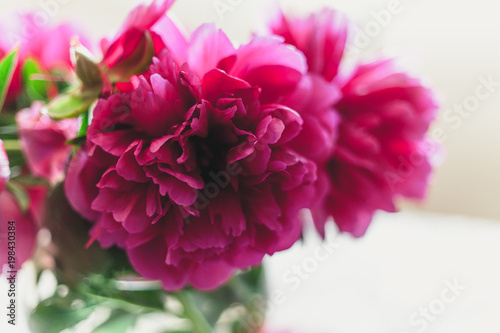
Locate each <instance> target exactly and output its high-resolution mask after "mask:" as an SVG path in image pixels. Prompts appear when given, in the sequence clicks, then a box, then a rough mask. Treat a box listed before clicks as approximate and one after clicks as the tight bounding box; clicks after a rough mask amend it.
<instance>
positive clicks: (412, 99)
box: [313, 61, 437, 237]
mask: <svg viewBox="0 0 500 333" xmlns="http://www.w3.org/2000/svg"><path fill="white" fill-rule="evenodd" d="M336 108H337V110H338V112H339V113H340V115H341V117H342V120H341V123H340V127H339V135H338V141H337V147H336V149H335V152H334V154H333V155H332V156H331V158H330V159H329V161H328V162H327V163H326V164H325V165H324V167H322V168H321V169H322V174H321V175H320V177H319V179H323V180H324V181H323V182H321V181H319V182H318V187H319V188H320V189H319V192H326V193H327V196H326V198H325V200H324V201H323V203H322V204H321V205H320V206H319V207H317V208H316V209H314V210H313V213H314V215H315V216H316V220H317V221H316V222H317V226H318V229H319V230H320V232H323V231H324V223H325V220H326V217H327V216H333V218H334V220H335V223H336V224H337V225H338V226H339V228H340V230H341V231H345V232H349V233H351V234H353V235H354V236H356V237H360V236H362V235H363V234H364V233H365V231H366V229H367V228H368V225H369V224H370V222H371V220H372V218H373V215H374V213H375V212H376V211H377V210H385V211H388V212H394V211H396V207H395V200H396V199H397V198H399V197H407V198H415V199H423V198H424V196H425V192H426V188H427V185H428V181H429V176H430V174H431V171H432V168H431V164H430V161H429V158H430V156H431V154H432V153H433V146H432V145H431V144H430V143H428V142H427V141H425V135H426V132H427V130H428V128H429V125H430V123H431V121H432V120H433V119H434V117H435V113H436V109H437V104H436V102H435V100H434V97H433V94H432V92H431V91H430V90H429V89H427V88H425V87H423V86H422V84H421V83H420V82H419V81H418V80H416V79H414V78H411V77H409V76H408V75H406V74H404V73H402V72H399V71H397V70H396V69H395V68H394V64H393V62H392V61H379V62H375V63H371V64H367V65H361V66H359V67H358V68H357V70H356V71H355V72H354V74H353V75H352V77H351V78H350V80H348V81H347V82H346V83H345V85H344V86H343V87H342V99H341V100H340V101H339V102H338V103H337V104H336ZM325 184H326V185H325Z"/></svg>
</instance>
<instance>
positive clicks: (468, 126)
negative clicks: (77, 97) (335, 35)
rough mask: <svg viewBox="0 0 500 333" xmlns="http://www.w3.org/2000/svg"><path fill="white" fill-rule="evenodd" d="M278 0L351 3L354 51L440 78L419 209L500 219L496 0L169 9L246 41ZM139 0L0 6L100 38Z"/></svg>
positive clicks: (48, 0) (293, 9) (219, 1)
mask: <svg viewBox="0 0 500 333" xmlns="http://www.w3.org/2000/svg"><path fill="white" fill-rule="evenodd" d="M276 2H278V3H279V4H280V5H281V6H282V8H283V9H284V10H285V11H286V12H287V13H292V14H295V15H306V14H307V13H310V12H311V11H313V10H317V9H320V8H321V7H323V6H330V7H333V8H337V9H339V10H342V11H344V12H346V13H347V14H348V16H349V17H350V18H351V19H352V21H353V22H354V23H355V24H356V25H357V27H356V28H355V29H354V31H353V35H352V36H351V37H352V38H351V47H352V50H353V52H351V53H352V54H353V55H354V57H359V58H361V59H373V58H374V57H377V56H380V55H384V56H400V57H401V58H402V60H403V63H404V65H405V66H406V68H408V69H409V70H411V71H413V72H415V73H416V74H418V75H419V76H420V77H421V78H423V79H424V81H425V82H427V83H428V84H429V85H431V86H432V87H434V88H435V89H436V90H437V91H438V93H439V96H440V100H441V104H442V109H441V113H440V120H439V121H438V122H437V123H436V124H435V126H434V130H433V132H434V133H435V134H436V138H439V140H436V141H440V143H441V144H442V145H443V146H444V148H445V149H444V152H445V154H446V155H445V157H446V159H445V160H444V162H443V163H442V164H441V165H440V167H439V169H438V170H437V173H436V175H435V178H434V181H433V186H432V188H431V190H430V196H429V199H428V200H427V201H426V202H425V203H424V204H423V205H422V207H421V208H423V209H426V210H431V211H435V212H442V213H457V214H465V215H469V216H480V217H486V218H495V219H500V204H497V202H498V199H499V198H500V177H498V176H497V172H498V171H497V170H500V154H499V153H498V152H497V149H496V145H495V143H497V142H500V131H499V130H498V127H499V126H498V124H500V112H499V110H498V106H500V66H499V65H498V59H500V42H499V41H498V38H497V34H496V33H497V32H498V31H500V20H498V13H499V11H500V4H498V3H496V2H494V1H490V0H474V1H473V0H464V1H460V2H457V1H453V0H438V1H431V0H357V1H349V0H308V1H300V0H282V1H274V0H180V1H177V2H176V4H175V5H174V7H173V9H172V11H171V13H172V15H173V16H175V17H177V18H178V20H179V22H182V24H183V25H184V26H185V27H186V30H187V31H192V30H194V29H195V28H196V27H197V26H198V25H200V24H202V23H204V22H216V23H217V24H218V25H219V26H220V27H221V28H222V29H224V31H225V32H226V33H227V34H228V35H229V36H230V37H231V38H232V40H233V41H234V42H235V43H243V42H245V41H246V40H247V39H248V38H249V37H250V35H251V31H252V29H254V30H255V28H256V27H257V26H258V25H260V24H262V22H263V19H265V18H266V17H268V16H269V5H270V4H272V3H276ZM137 3H139V0H17V1H11V2H6V1H5V2H3V3H2V13H8V12H9V11H12V10H19V9H26V10H40V11H41V12H42V13H45V14H46V15H47V16H48V17H50V20H51V21H53V22H60V21H63V20H70V21H73V22H78V23H81V25H82V26H83V24H84V23H85V29H87V30H88V31H89V32H90V35H91V37H94V39H97V38H98V36H99V37H100V36H103V35H105V34H110V33H112V32H113V31H114V30H115V29H117V27H119V26H120V24H121V22H122V21H123V19H124V17H125V16H126V15H127V13H128V11H129V10H130V9H131V8H132V7H133V6H134V5H135V4H137ZM387 13H390V15H387ZM363 32H364V34H363ZM363 35H364V36H363ZM484 81H486V82H491V81H493V82H497V84H496V86H495V85H494V84H493V85H492V87H489V86H488V87H486V88H491V90H492V91H491V93H490V94H489V96H488V97H487V98H479V97H482V95H481V96H476V93H477V90H478V87H481V86H484V85H485V84H484ZM481 89H482V88H481ZM481 91H482V90H481ZM460 110H462V111H460Z"/></svg>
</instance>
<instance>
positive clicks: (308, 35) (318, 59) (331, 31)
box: [269, 9, 347, 81]
mask: <svg viewBox="0 0 500 333" xmlns="http://www.w3.org/2000/svg"><path fill="white" fill-rule="evenodd" d="M269 29H270V33H272V34H275V35H278V36H282V37H283V38H285V42H286V43H288V44H290V45H293V46H295V47H297V49H299V50H300V51H302V52H303V53H304V55H305V56H306V58H307V64H308V65H309V72H310V73H314V74H317V75H319V76H321V77H323V78H324V79H325V80H326V81H332V80H333V79H335V78H336V76H337V74H338V71H339V65H340V62H341V60H342V56H343V55H344V48H345V45H346V40H347V19H346V17H345V15H344V14H342V13H341V12H338V11H335V10H331V9H323V10H322V11H320V12H318V13H314V14H312V15H310V16H309V17H307V18H305V19H304V18H287V17H285V16H284V15H283V13H282V12H278V16H277V17H276V18H275V20H274V21H273V22H271V24H270V27H269Z"/></svg>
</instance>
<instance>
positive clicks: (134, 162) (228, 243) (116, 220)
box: [65, 25, 315, 290]
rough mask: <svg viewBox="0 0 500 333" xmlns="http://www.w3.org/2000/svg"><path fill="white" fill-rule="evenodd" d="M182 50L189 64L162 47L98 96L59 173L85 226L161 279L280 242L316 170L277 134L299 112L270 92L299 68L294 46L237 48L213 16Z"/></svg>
mask: <svg viewBox="0 0 500 333" xmlns="http://www.w3.org/2000/svg"><path fill="white" fill-rule="evenodd" d="M186 51H187V52H186V56H187V59H189V61H188V63H187V64H182V63H181V64H177V63H176V61H175V58H174V56H173V55H172V54H171V53H170V52H168V50H164V51H162V52H161V53H160V54H159V55H158V58H155V59H154V63H153V65H152V66H151V68H150V70H149V71H148V72H147V73H145V74H144V75H142V76H140V77H139V80H140V83H139V85H138V87H137V89H136V90H134V91H133V92H130V93H120V94H115V95H112V96H111V97H109V98H108V99H106V100H100V101H99V103H98V105H97V107H96V109H95V111H94V117H93V120H92V124H91V125H90V127H89V130H88V133H87V136H88V141H87V147H85V148H82V149H81V150H80V151H79V152H78V153H77V155H76V156H75V158H74V159H73V160H72V162H71V165H70V168H69V171H68V175H67V180H66V184H65V188H66V193H67V196H68V199H69V201H70V203H71V204H72V205H73V207H74V208H75V209H76V210H78V211H79V212H80V213H81V214H82V215H83V216H85V217H87V218H89V219H92V220H95V221H96V223H95V226H94V228H93V229H92V238H93V239H97V240H98V241H99V242H100V243H101V244H102V245H103V246H105V247H108V246H112V245H118V246H119V247H122V248H124V249H125V250H126V251H127V253H128V256H129V259H130V261H131V263H132V265H133V266H134V268H135V269H136V270H137V271H138V272H139V273H140V274H142V275H143V276H144V277H146V278H149V279H158V280H161V281H162V282H163V285H164V287H165V289H168V290H177V289H180V288H183V287H184V286H185V285H186V284H191V285H192V286H194V287H196V288H199V289H212V288H216V287H218V286H220V285H221V284H223V283H224V282H225V281H226V280H227V279H228V278H229V277H230V276H231V275H232V273H233V272H234V271H235V270H236V269H244V268H247V267H249V266H253V265H257V264H259V263H260V262H261V260H262V258H263V256H264V255H266V254H273V253H274V252H276V251H280V250H283V249H285V248H288V247H290V246H291V245H292V244H293V243H294V242H295V241H296V240H297V239H298V238H299V237H300V233H301V224H300V222H299V220H298V211H299V210H300V209H301V208H303V207H304V200H303V193H304V190H305V189H306V188H308V187H309V186H310V184H311V183H312V182H313V181H314V178H315V165H314V164H313V163H311V162H310V161H309V160H307V159H305V158H304V157H302V156H301V155H298V154H297V153H296V152H294V151H293V150H291V149H289V148H288V147H287V146H286V144H287V143H288V142H290V141H291V140H293V138H294V137H296V136H297V134H298V133H299V132H300V130H301V127H302V122H303V121H302V119H301V118H300V116H299V115H298V114H297V113H296V112H294V111H293V110H291V109H289V108H287V107H286V106H283V105H280V104H278V102H279V101H280V100H282V99H283V97H284V95H286V94H288V93H290V91H293V90H294V89H295V88H296V86H297V84H298V83H299V82H300V80H301V78H302V75H303V73H304V71H305V69H306V67H305V61H304V59H303V57H302V55H301V54H300V53H298V52H296V51H295V50H293V49H291V48H289V47H287V46H286V45H284V44H283V43H282V42H281V40H280V39H278V38H258V39H255V40H254V41H252V42H251V43H249V44H248V45H244V46H242V47H241V48H239V49H235V48H234V47H233V46H232V44H231V43H230V42H229V40H228V39H227V37H226V36H225V35H224V34H223V33H221V32H220V31H219V30H217V29H215V27H214V26H213V25H205V26H202V27H201V28H200V29H199V30H198V31H197V32H195V33H194V35H193V38H192V39H191V42H190V44H189V49H188V50H186ZM264 51H265V52H264ZM191 69H192V71H191ZM89 206H90V208H89Z"/></svg>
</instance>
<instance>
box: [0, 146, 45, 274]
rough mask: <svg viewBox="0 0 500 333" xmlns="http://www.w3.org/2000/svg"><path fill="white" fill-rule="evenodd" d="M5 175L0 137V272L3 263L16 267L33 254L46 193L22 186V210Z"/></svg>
mask: <svg viewBox="0 0 500 333" xmlns="http://www.w3.org/2000/svg"><path fill="white" fill-rule="evenodd" d="M9 176H10V169H9V160H8V158H7V154H6V153H5V150H4V147H3V143H2V140H0V221H2V222H1V223H0V245H1V247H2V248H3V249H5V251H1V252H0V272H2V270H3V267H4V265H6V264H7V263H9V266H8V270H14V271H16V270H19V269H20V268H21V265H22V264H23V263H24V262H25V261H26V260H27V259H28V258H29V257H30V256H31V254H32V253H33V249H34V247H35V243H36V233H37V231H38V228H39V226H40V221H41V218H42V215H43V205H44V198H45V195H46V193H47V188H46V187H45V186H42V185H35V186H31V187H26V188H24V187H23V188H22V191H23V192H25V193H26V196H27V200H29V205H28V207H27V211H26V212H23V209H22V208H21V206H20V204H19V202H18V200H17V198H16V197H15V196H14V195H13V194H12V193H11V192H10V191H9V190H8V189H6V188H5V184H6V182H7V181H8V178H9ZM9 232H10V234H9ZM9 236H10V238H9ZM9 242H11V243H9ZM11 247H12V248H11ZM9 251H12V252H10V253H9ZM9 256H10V258H9ZM12 259H14V260H12ZM10 264H12V266H10Z"/></svg>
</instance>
